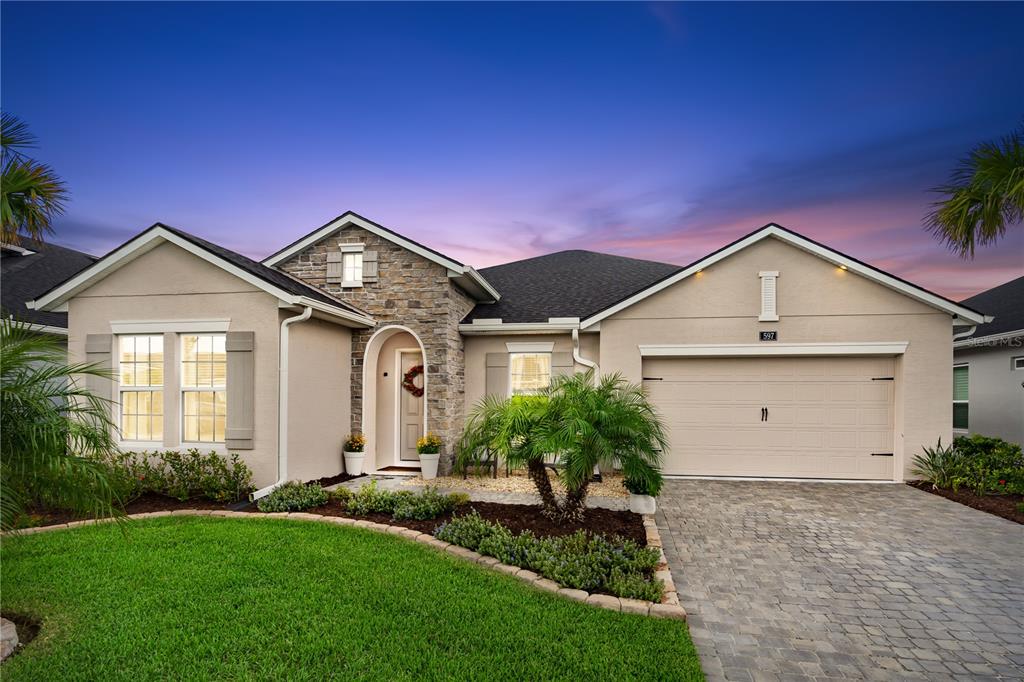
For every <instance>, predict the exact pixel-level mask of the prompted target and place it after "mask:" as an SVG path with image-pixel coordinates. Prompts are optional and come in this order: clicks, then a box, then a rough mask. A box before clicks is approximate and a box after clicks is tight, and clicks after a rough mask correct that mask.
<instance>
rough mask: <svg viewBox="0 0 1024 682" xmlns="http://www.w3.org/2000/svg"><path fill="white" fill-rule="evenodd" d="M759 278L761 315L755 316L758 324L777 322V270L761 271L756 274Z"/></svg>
mask: <svg viewBox="0 0 1024 682" xmlns="http://www.w3.org/2000/svg"><path fill="white" fill-rule="evenodd" d="M757 276H758V277H760V278H761V314H760V315H758V316H757V319H758V321H759V322H777V321H778V319H779V313H778V299H779V288H778V283H777V280H778V279H779V273H778V271H777V270H771V271H762V272H759V273H757Z"/></svg>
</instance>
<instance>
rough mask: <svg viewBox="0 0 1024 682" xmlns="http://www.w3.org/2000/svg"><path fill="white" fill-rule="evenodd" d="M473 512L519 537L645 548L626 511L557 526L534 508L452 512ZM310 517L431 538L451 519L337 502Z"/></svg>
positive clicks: (635, 518) (479, 505)
mask: <svg viewBox="0 0 1024 682" xmlns="http://www.w3.org/2000/svg"><path fill="white" fill-rule="evenodd" d="M471 509H475V510H476V512H477V513H478V514H480V516H482V517H483V518H485V519H487V520H488V521H496V522H498V523H501V524H502V525H503V526H505V527H506V528H508V529H509V530H511V531H512V532H513V533H521V532H522V531H524V530H529V531H532V532H533V534H534V535H536V536H538V537H557V536H561V535H571V534H573V533H575V532H576V531H578V530H583V531H586V532H587V533H590V534H594V535H604V536H606V537H611V536H613V535H617V536H619V537H622V538H625V539H628V540H633V541H634V542H636V543H637V544H639V545H640V546H641V547H643V546H645V545H646V544H647V533H646V531H645V530H644V522H643V518H642V517H641V516H640V515H639V514H634V513H633V512H629V511H613V510H611V509H602V508H600V507H594V508H590V509H587V512H586V515H585V516H584V520H583V522H582V523H570V524H564V525H556V524H555V523H553V522H552V521H551V520H550V519H549V518H547V517H546V516H544V515H543V514H541V508H540V505H536V504H502V503H498V502H469V503H467V504H465V505H463V506H462V507H459V508H458V509H457V510H455V512H454V513H455V514H456V515H458V516H462V515H465V514H468V513H469V512H470V510H471ZM308 511H309V513H311V514H322V515H324V516H344V517H348V518H351V519H366V520H367V521H374V522H376V523H387V524H391V525H392V526H402V527H403V528H412V529H414V530H418V531H420V532H421V533H430V534H433V532H434V530H435V529H436V528H437V527H438V526H440V525H441V524H442V523H444V522H445V521H447V520H449V519H450V518H451V517H452V514H444V515H443V516H439V517H437V518H436V519H430V520H429V521H417V520H415V519H405V520H401V521H399V520H397V519H392V518H391V515H390V514H369V515H368V516H355V515H353V514H349V513H348V512H347V511H345V510H344V509H343V508H342V507H341V504H340V503H339V502H335V501H331V502H328V503H327V504H325V505H321V506H319V507H315V508H313V509H310V510H308Z"/></svg>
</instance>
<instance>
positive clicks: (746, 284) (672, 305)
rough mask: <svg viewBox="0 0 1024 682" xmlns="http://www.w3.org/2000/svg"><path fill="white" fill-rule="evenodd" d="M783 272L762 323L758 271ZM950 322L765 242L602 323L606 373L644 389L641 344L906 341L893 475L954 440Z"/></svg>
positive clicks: (899, 369) (877, 287) (804, 254)
mask: <svg viewBox="0 0 1024 682" xmlns="http://www.w3.org/2000/svg"><path fill="white" fill-rule="evenodd" d="M773 270H777V271H779V278H778V314H779V320H778V321H777V322H758V319H757V318H758V314H759V313H760V307H761V302H760V295H761V289H760V280H759V278H758V273H759V272H761V271H773ZM950 328H951V322H950V316H949V315H948V314H946V313H943V312H941V311H938V310H936V309H934V308H932V307H930V306H926V305H924V304H923V303H920V302H918V301H915V300H913V299H911V298H909V297H907V296H905V295H903V294H900V293H897V292H895V291H893V290H891V289H888V288H886V287H883V286H881V285H879V284H877V283H874V282H872V281H870V280H867V279H865V278H863V277H860V276H858V275H855V274H853V273H851V272H848V271H843V270H840V269H838V268H837V267H835V266H834V265H832V264H831V263H828V262H826V261H824V260H822V259H821V258H818V257H817V256H814V255H811V254H809V253H807V252H805V251H803V250H800V249H797V248H795V247H793V246H790V245H788V244H785V243H783V242H781V241H779V240H776V239H766V240H764V241H762V242H759V243H757V244H755V245H753V246H751V247H749V248H747V249H745V250H743V251H740V252H738V253H736V254H735V255H733V256H731V257H730V258H727V259H725V260H723V261H721V262H720V263H717V264H715V265H713V266H711V267H709V268H706V269H705V270H704V272H703V273H701V274H700V275H695V276H691V277H689V278H687V279H685V280H683V281H681V282H679V283H677V284H675V285H673V286H671V287H669V288H667V289H665V290H663V291H661V292H658V293H657V294H654V295H652V296H650V297H649V298H647V299H645V300H643V301H640V302H638V303H637V304H635V305H633V306H631V307H629V308H626V309H624V310H622V311H620V312H619V313H617V314H615V315H613V316H611V317H609V318H607V319H605V320H603V321H602V322H601V339H600V345H601V347H600V365H601V371H602V372H604V373H608V372H616V371H619V372H622V373H623V374H624V375H625V376H626V377H627V378H629V379H630V380H631V381H640V380H641V379H642V360H641V357H640V351H639V348H638V346H639V345H642V344H737V343H744V344H751V343H752V344H756V343H758V331H759V330H770V329H775V330H778V333H779V340H778V343H815V342H836V343H841V342H858V341H906V342H908V343H909V346H908V348H907V351H906V354H905V355H904V356H903V357H901V358H898V359H897V362H896V387H895V395H896V405H895V420H896V425H895V432H896V433H895V443H894V444H893V447H894V453H895V457H896V461H895V463H894V464H895V465H896V468H897V471H899V470H900V468H901V467H902V470H903V471H904V472H905V473H906V475H907V476H909V469H910V460H911V458H912V456H913V454H914V453H917V452H920V448H921V446H922V445H931V444H934V443H935V442H936V441H937V440H938V439H939V437H941V438H942V440H943V441H944V442H948V441H949V439H950V436H951V423H950V410H951V407H950V397H951V395H952V373H951V371H950V370H949V367H950V364H951V360H952V353H953V349H952V341H951V334H950Z"/></svg>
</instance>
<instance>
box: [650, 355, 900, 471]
mask: <svg viewBox="0 0 1024 682" xmlns="http://www.w3.org/2000/svg"><path fill="white" fill-rule="evenodd" d="M893 369H894V367H893V359H892V358H865V357H839V358H713V359H708V358H692V359H669V358H664V359H663V358H650V359H647V360H645V361H644V369H643V372H644V387H645V388H646V389H647V390H648V392H649V393H650V396H651V399H652V401H653V402H654V404H655V406H656V407H657V409H658V411H659V412H660V413H661V416H662V418H663V419H664V420H665V424H666V427H667V431H668V436H669V449H668V451H667V452H666V453H665V457H664V461H663V468H664V470H665V473H667V474H689V475H698V476H766V477H787V478H789V477H792V478H849V479H880V480H891V479H892V474H893V456H892V452H893V392H894V391H893V389H894V381H893Z"/></svg>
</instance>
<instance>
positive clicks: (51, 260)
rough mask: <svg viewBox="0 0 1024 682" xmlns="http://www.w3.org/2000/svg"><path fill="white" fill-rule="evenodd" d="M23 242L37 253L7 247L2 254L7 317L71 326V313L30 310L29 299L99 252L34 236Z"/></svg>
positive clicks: (0, 299)
mask: <svg viewBox="0 0 1024 682" xmlns="http://www.w3.org/2000/svg"><path fill="white" fill-rule="evenodd" d="M19 246H20V247H21V248H23V249H27V250H29V251H34V252H35V253H32V254H29V255H27V256H23V255H20V254H17V253H14V252H10V251H6V250H5V252H4V254H3V256H2V257H0V307H2V309H3V315H4V317H9V316H14V317H15V318H16V319H19V320H24V321H26V322H31V323H33V324H41V325H46V326H48V327H60V328H62V329H67V328H68V314H67V313H52V312H47V311H43V310H30V309H29V308H27V307H26V306H25V303H26V302H27V301H31V300H32V299H34V298H36V297H37V296H39V295H40V294H43V293H45V292H47V291H49V290H50V289H52V288H53V287H55V286H57V285H58V284H60V283H61V282H63V281H65V280H66V279H68V278H70V277H72V276H74V275H76V274H78V273H79V272H80V271H82V270H84V269H85V268H87V267H89V266H90V265H92V264H93V263H94V262H96V258H95V256H90V255H89V254H87V253H82V252H81V251H75V250H74V249H69V248H67V247H64V246H58V245H56V244H44V243H41V242H37V241H35V240H32V239H22V240H21V243H20V244H19Z"/></svg>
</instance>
